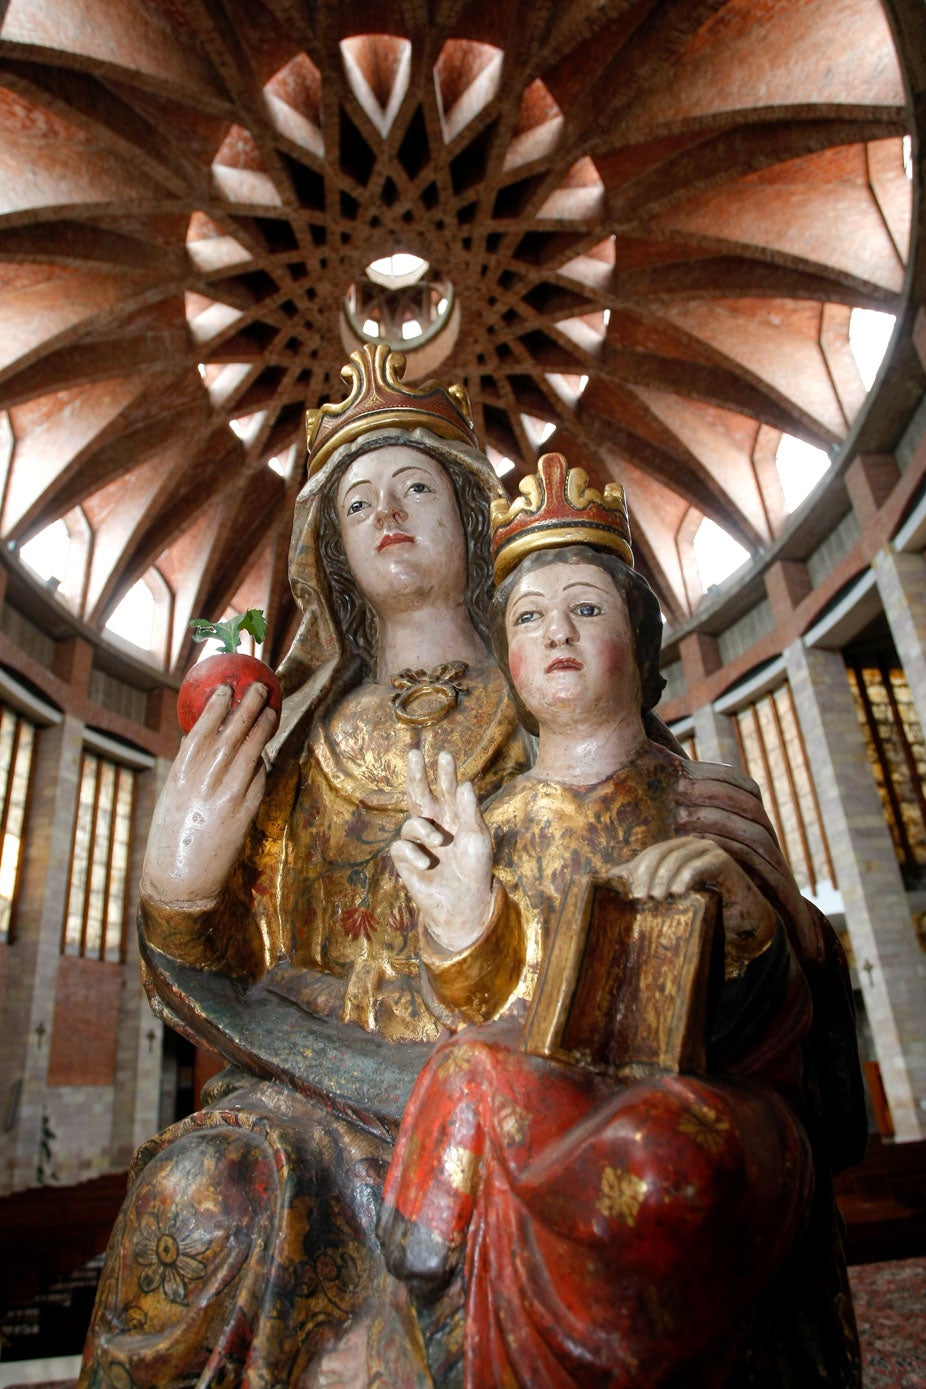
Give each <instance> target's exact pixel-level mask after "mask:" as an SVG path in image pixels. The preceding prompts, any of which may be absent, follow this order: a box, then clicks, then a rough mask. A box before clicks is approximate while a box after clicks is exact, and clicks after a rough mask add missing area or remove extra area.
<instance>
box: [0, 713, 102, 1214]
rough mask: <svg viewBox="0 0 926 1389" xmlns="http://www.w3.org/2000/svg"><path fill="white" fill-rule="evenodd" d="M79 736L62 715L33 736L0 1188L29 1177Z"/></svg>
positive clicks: (41, 1097) (4, 1062)
mask: <svg viewBox="0 0 926 1389" xmlns="http://www.w3.org/2000/svg"><path fill="white" fill-rule="evenodd" d="M82 737H83V725H82V724H81V723H80V721H79V720H78V719H75V718H74V717H73V716H72V715H69V714H68V715H65V717H64V719H63V720H62V722H61V723H60V724H57V725H56V726H54V727H51V728H45V729H42V730H41V732H40V734H39V736H38V739H37V742H36V750H35V756H34V760H33V767H32V791H31V799H30V808H29V818H28V822H27V826H26V833H25V836H24V845H23V851H24V860H23V862H24V871H23V878H22V882H21V884H20V891H19V899H18V902H17V905H16V916H15V934H14V939H13V941H12V943H11V944H10V945H9V946H8V947H7V949H8V950H9V952H10V956H9V978H8V983H7V991H6V1006H5V1008H4V1011H3V1019H2V1023H0V1075H2V1076H3V1077H4V1079H5V1081H6V1084H7V1086H8V1087H9V1089H8V1093H7V1095H5V1096H4V1105H5V1120H6V1122H5V1125H4V1130H3V1132H2V1133H0V1190H2V1191H19V1190H22V1189H23V1188H25V1187H30V1186H34V1185H35V1184H36V1164H37V1161H38V1155H39V1143H40V1140H41V1132H42V1115H43V1112H44V1108H45V1097H46V1079H47V1075H48V1057H49V1046H50V1042H51V1027H52V1016H53V1013H54V1007H55V982H56V979H57V974H58V962H59V960H60V958H61V932H62V928H63V923H64V915H65V911H66V907H67V902H66V894H67V881H68V868H69V864H70V860H71V840H72V835H73V828H74V817H75V814H76V809H77V783H78V777H79V775H80V750H81V742H82Z"/></svg>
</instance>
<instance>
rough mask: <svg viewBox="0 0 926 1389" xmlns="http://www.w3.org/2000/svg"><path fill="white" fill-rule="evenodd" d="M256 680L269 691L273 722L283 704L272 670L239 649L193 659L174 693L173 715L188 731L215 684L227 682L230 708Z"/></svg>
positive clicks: (278, 716) (278, 715)
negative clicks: (230, 700) (274, 715)
mask: <svg viewBox="0 0 926 1389" xmlns="http://www.w3.org/2000/svg"><path fill="white" fill-rule="evenodd" d="M257 681H260V683H261V684H263V685H266V686H267V689H268V690H269V692H270V693H269V697H268V700H267V703H268V704H269V705H270V708H271V709H273V710H274V711H275V712H276V716H277V722H278V723H279V719H280V710H281V708H282V705H283V693H282V691H281V689H280V682H279V681H278V680H277V678H276V676H275V675H274V673H273V671H272V670H271V669H270V667H269V666H268V665H266V664H265V663H264V662H263V661H259V660H258V659H257V657H256V656H246V655H245V654H244V652H243V651H220V652H219V653H218V654H217V655H215V656H207V657H206V658H205V660H203V661H197V662H196V665H195V666H194V667H193V669H192V670H191V671H190V672H189V674H188V675H187V677H186V679H185V680H184V682H183V684H182V685H181V686H180V693H179V695H178V696H177V718H178V719H179V721H180V727H181V728H182V729H183V731H184V733H189V731H190V729H191V728H192V727H193V725H194V723H195V722H196V720H197V719H198V718H199V716H200V714H201V713H202V712H203V709H205V707H206V701H207V700H208V698H209V696H210V695H211V694H212V692H213V690H215V689H217V688H218V687H219V685H230V686H231V691H232V702H231V708H232V709H234V708H235V706H236V705H237V704H240V702H241V700H242V698H243V696H244V693H245V691H246V690H247V689H248V687H249V686H251V685H253V684H255V683H256V682H257Z"/></svg>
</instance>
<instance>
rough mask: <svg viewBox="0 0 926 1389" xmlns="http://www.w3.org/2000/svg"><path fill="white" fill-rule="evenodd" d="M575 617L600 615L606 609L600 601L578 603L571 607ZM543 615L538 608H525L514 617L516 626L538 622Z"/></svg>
mask: <svg viewBox="0 0 926 1389" xmlns="http://www.w3.org/2000/svg"><path fill="white" fill-rule="evenodd" d="M569 611H570V613H571V614H572V616H573V617H600V616H601V614H602V613H603V612H604V609H603V608H602V607H601V606H600V605H599V604H598V603H576V604H575V605H574V607H571V608H570V609H569ZM542 616H543V614H542V613H540V612H538V611H537V609H536V608H525V609H524V611H523V612H519V613H518V615H517V617H516V618H515V619H514V626H515V627H523V626H525V625H526V624H527V623H528V622H536V621H538V620H539V619H540V618H541V617H542Z"/></svg>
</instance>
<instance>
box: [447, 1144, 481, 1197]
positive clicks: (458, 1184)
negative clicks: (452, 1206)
mask: <svg viewBox="0 0 926 1389" xmlns="http://www.w3.org/2000/svg"><path fill="white" fill-rule="evenodd" d="M476 1161H477V1159H476V1154H475V1153H472V1152H470V1150H469V1148H460V1147H459V1146H457V1145H456V1144H454V1146H453V1147H452V1148H448V1149H447V1151H446V1153H445V1154H444V1176H445V1177H446V1178H447V1180H448V1182H449V1183H450V1185H451V1186H452V1187H453V1189H454V1190H455V1191H460V1192H463V1194H464V1195H466V1196H468V1195H469V1194H470V1193H471V1192H472V1189H473V1186H474V1183H475V1178H476Z"/></svg>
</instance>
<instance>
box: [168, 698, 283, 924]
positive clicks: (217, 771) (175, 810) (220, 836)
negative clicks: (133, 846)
mask: <svg viewBox="0 0 926 1389" xmlns="http://www.w3.org/2000/svg"><path fill="white" fill-rule="evenodd" d="M231 699H232V693H231V690H230V688H229V687H228V686H227V685H220V686H219V688H218V689H216V690H215V691H214V692H213V694H212V695H211V696H210V698H209V702H208V703H207V705H206V707H205V709H204V710H203V712H202V714H201V715H200V716H199V718H198V719H197V721H196V723H195V724H194V725H193V727H192V728H191V729H190V731H189V733H188V734H187V735H186V737H185V738H184V739H183V741H182V742H181V744H180V751H179V752H178V754H177V757H176V759H175V761H174V764H173V766H172V767H171V769H170V772H169V773H168V777H167V781H166V782H165V784H164V789H163V791H162V792H161V795H160V798H159V800H158V803H157V806H156V807H155V811H154V816H153V817H152V821H151V829H150V832H149V835H148V847H147V850H146V852H145V862H144V865H143V867H142V875H141V893H142V896H143V897H144V898H145V899H146V900H148V901H149V902H153V903H156V904H157V905H158V906H162V907H171V908H174V909H180V910H186V911H206V910H208V909H209V908H210V907H213V906H215V905H216V903H217V902H218V901H219V899H220V898H221V896H222V893H223V891H224V888H225V884H226V883H227V881H228V878H229V876H230V874H231V871H232V868H233V867H234V865H235V863H236V861H237V859H238V855H239V854H240V852H241V850H242V848H243V846H244V841H245V837H246V835H247V832H248V829H249V828H250V825H251V821H252V820H253V819H254V816H255V815H256V814H257V808H258V806H259V805H260V802H261V797H262V796H263V794H264V786H265V783H266V771H265V768H264V762H263V758H262V756H261V754H262V753H263V750H264V747H265V746H266V744H267V742H268V741H269V739H270V736H271V734H272V733H273V730H274V726H275V724H276V715H275V714H274V713H273V712H272V710H270V709H269V708H267V707H266V700H267V690H266V687H265V686H264V685H260V684H255V685H252V686H251V687H250V688H249V689H248V690H247V692H246V693H245V695H244V697H243V698H242V700H241V703H240V704H239V705H238V706H237V708H236V709H234V710H232V711H231V713H229V709H230V706H231Z"/></svg>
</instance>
